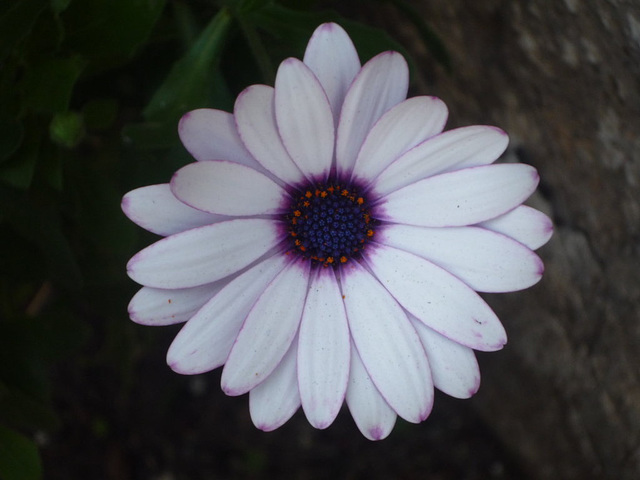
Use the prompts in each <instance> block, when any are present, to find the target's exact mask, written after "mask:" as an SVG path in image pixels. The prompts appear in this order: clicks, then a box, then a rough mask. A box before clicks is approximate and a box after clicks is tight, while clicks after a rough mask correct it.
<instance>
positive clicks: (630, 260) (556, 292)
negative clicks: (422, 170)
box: [375, 0, 640, 480]
mask: <svg viewBox="0 0 640 480" xmlns="http://www.w3.org/2000/svg"><path fill="white" fill-rule="evenodd" d="M411 3H412V4H413V5H414V6H415V8H416V9H418V10H419V11H420V12H421V15H423V18H424V19H426V20H427V22H428V23H429V24H430V25H431V26H432V27H433V29H434V30H435V31H436V32H437V33H438V34H439V35H440V37H441V38H442V39H443V40H444V41H445V43H446V45H447V48H448V49H449V52H450V54H451V56H452V64H453V73H452V74H451V75H448V74H447V73H446V72H445V71H444V69H443V68H441V67H440V66H439V65H437V64H436V63H435V62H434V61H433V60H432V57H431V56H430V55H429V53H428V52H427V51H426V50H424V47H422V46H421V44H420V41H419V40H417V34H416V31H415V30H414V29H413V28H412V26H411V25H409V24H407V22H406V21H404V20H402V19H401V17H399V16H398V15H395V16H394V14H393V13H392V12H391V11H390V10H389V11H387V10H384V11H383V10H378V11H377V12H376V13H375V15H376V17H377V21H378V22H379V23H383V24H385V25H386V26H388V27H389V28H390V29H395V30H396V31H397V32H398V34H399V36H400V37H401V38H403V40H404V41H405V42H404V43H405V44H406V45H407V46H408V47H409V49H410V50H411V49H413V50H414V52H413V53H415V54H416V55H417V57H418V59H419V69H420V72H418V73H419V75H418V79H417V91H416V92H415V93H422V94H424V93H428V94H435V95H437V96H439V97H441V98H443V99H444V100H445V102H446V103H447V104H448V105H449V107H450V109H451V112H452V116H451V119H450V126H458V125H465V124H475V123H488V124H494V125H497V126H500V127H502V128H503V129H505V130H506V131H507V132H508V133H509V134H510V136H511V144H510V150H509V154H510V155H514V156H516V157H518V159H519V160H521V161H523V162H525V163H529V164H532V165H534V166H535V167H536V168H538V170H539V171H540V174H541V177H542V183H541V187H540V191H541V193H540V194H538V196H537V198H534V199H533V204H534V206H537V207H538V208H540V209H542V210H544V211H546V212H548V213H549V214H550V215H551V216H552V218H553V219H554V222H555V225H556V232H555V236H554V238H553V239H552V240H551V242H550V243H549V244H548V245H547V246H545V247H543V248H542V249H541V250H540V252H539V253H540V255H541V256H542V257H543V259H544V260H545V263H546V267H547V270H546V273H545V276H544V278H543V280H542V282H541V283H540V284H538V285H537V286H536V287H534V288H533V289H531V290H528V291H526V292H520V293H514V294H509V295H502V296H495V297H490V298H489V301H490V303H491V304H492V305H493V306H494V307H495V309H496V311H497V312H498V314H499V315H500V318H501V319H502V320H503V323H504V324H505V327H506V329H507V332H508V334H509V339H510V340H509V344H508V345H507V346H506V348H505V350H503V351H502V352H499V353H494V354H490V355H480V361H481V365H482V372H483V386H482V387H481V389H480V392H479V393H478V395H477V397H476V398H475V399H474V400H473V402H474V405H475V406H476V407H477V408H478V410H479V411H481V412H482V415H483V416H484V417H485V418H486V420H487V422H488V423H490V424H492V425H493V426H494V427H495V430H496V432H497V433H498V435H499V436H500V437H501V438H502V439H503V440H504V442H505V443H506V444H507V445H509V446H510V448H512V449H513V451H514V452H515V454H516V455H518V456H519V457H520V458H521V459H522V460H523V462H524V463H525V465H527V467H528V469H529V470H530V472H531V473H532V477H533V478H539V479H565V480H566V479H578V478H579V479H583V480H585V479H592V478H593V479H605V478H606V479H617V480H625V479H628V480H632V479H637V478H640V2H638V1H625V0H583V1H581V0H558V1H555V0H554V1H551V0H530V1H523V0H519V1H518V0H516V1H510V0H478V1H476V2H472V1H465V0H419V1H414V2H411Z"/></svg>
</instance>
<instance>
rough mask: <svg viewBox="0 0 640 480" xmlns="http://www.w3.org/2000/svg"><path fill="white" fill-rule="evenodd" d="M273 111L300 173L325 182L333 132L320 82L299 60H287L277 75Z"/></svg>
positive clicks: (327, 101) (283, 139) (329, 165)
mask: <svg viewBox="0 0 640 480" xmlns="http://www.w3.org/2000/svg"><path fill="white" fill-rule="evenodd" d="M275 89H276V92H275V110H276V121H277V124H278V131H279V132H280V137H281V138H282V142H283V143H284V146H285V147H286V149H287V151H288V152H289V155H291V158H292V159H293V161H294V162H295V163H296V165H298V167H299V168H300V170H301V171H302V173H304V174H305V175H306V176H307V177H308V178H310V179H317V178H322V179H324V178H325V177H326V176H327V175H328V174H329V171H330V170H331V162H332V160H333V144H334V139H335V131H334V126H333V114H332V113H331V106H330V105H329V100H328V99H327V95H326V94H325V92H324V90H323V89H322V86H321V85H320V82H319V81H318V79H317V78H316V76H315V75H314V74H313V72H312V71H311V70H309V67H307V66H306V65H305V64H304V63H302V62H301V61H300V60H297V59H295V58H288V59H287V60H285V61H284V62H282V63H281V64H280V68H278V73H277V75H276V87H275Z"/></svg>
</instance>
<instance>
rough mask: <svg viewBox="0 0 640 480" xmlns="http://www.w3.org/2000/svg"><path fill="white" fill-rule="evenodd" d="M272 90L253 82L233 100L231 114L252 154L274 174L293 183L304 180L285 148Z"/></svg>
mask: <svg viewBox="0 0 640 480" xmlns="http://www.w3.org/2000/svg"><path fill="white" fill-rule="evenodd" d="M273 99H274V89H273V87H268V86H267V85H252V86H250V87H248V88H246V89H245V90H244V91H243V92H242V93H240V95H238V98H237V100H236V104H235V107H234V115H235V119H236V125H237V127H238V133H239V134H240V137H241V138H242V142H243V143H244V144H245V146H246V147H247V149H248V150H249V151H250V152H251V154H252V155H253V156H254V157H255V158H256V160H258V162H260V164H261V165H262V166H263V167H264V168H266V169H267V170H268V171H269V172H271V173H272V174H273V175H275V176H276V177H278V178H279V179H281V180H282V181H284V182H286V183H288V184H291V185H295V184H297V183H299V182H301V181H302V180H303V179H304V176H303V175H302V172H300V169H299V168H298V167H297V166H296V164H295V163H294V162H293V160H291V157H290V156H289V152H287V150H286V149H285V148H284V145H283V143H282V139H281V138H280V133H278V127H277V125H276V114H275V106H274V103H273V102H274V100H273Z"/></svg>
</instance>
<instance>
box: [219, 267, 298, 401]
mask: <svg viewBox="0 0 640 480" xmlns="http://www.w3.org/2000/svg"><path fill="white" fill-rule="evenodd" d="M309 269H310V267H309V263H308V262H299V261H294V262H291V263H290V264H289V265H288V266H287V267H285V268H284V270H283V271H282V272H280V273H279V274H278V275H277V276H276V277H275V278H274V279H273V281H272V282H271V283H270V284H269V285H268V286H267V288H266V289H265V290H264V292H263V293H262V295H261V296H260V297H259V298H258V300H257V301H256V303H255V304H254V305H253V307H252V308H251V311H250V312H249V315H248V316H247V318H246V320H245V322H244V324H243V325H242V329H241V330H240V333H239V334H238V338H237V339H236V343H235V344H234V345H233V348H232V349H231V353H230V354H229V358H228V359H227V362H226V364H225V366H224V369H223V370H222V390H224V392H225V393H226V394H227V395H233V396H235V395H242V394H243V393H247V392H248V391H249V390H251V389H252V388H253V387H255V386H256V385H258V384H259V383H260V382H262V381H263V380H264V379H265V378H267V377H268V376H269V374H270V373H271V372H273V370H274V369H275V368H276V367H277V366H278V363H280V361H281V360H282V357H283V356H284V354H285V353H286V352H287V350H288V349H289V346H290V345H291V342H292V341H293V338H294V337H295V336H296V333H297V332H298V326H299V325H300V318H301V316H302V309H303V307H304V301H305V297H306V295H307V286H308V284H309Z"/></svg>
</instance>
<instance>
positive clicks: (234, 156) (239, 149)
mask: <svg viewBox="0 0 640 480" xmlns="http://www.w3.org/2000/svg"><path fill="white" fill-rule="evenodd" d="M178 134H179V135H180V140H182V143H183V145H184V147H185V148H186V149H187V150H188V152H189V153H190V154H191V155H192V156H193V158H195V159H196V160H229V161H232V162H237V163H241V164H243V165H246V166H248V167H252V168H256V167H258V164H257V162H256V161H255V159H254V158H253V157H252V156H251V154H250V153H249V152H248V151H247V149H246V148H245V146H244V144H243V143H242V141H241V140H240V136H239V135H238V131H237V130H236V124H235V121H234V120H233V115H231V114H230V113H228V112H223V111H222V110H213V109H210V108H201V109H198V110H193V111H191V112H189V113H185V114H184V116H183V117H182V118H181V119H180V123H179V124H178Z"/></svg>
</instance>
